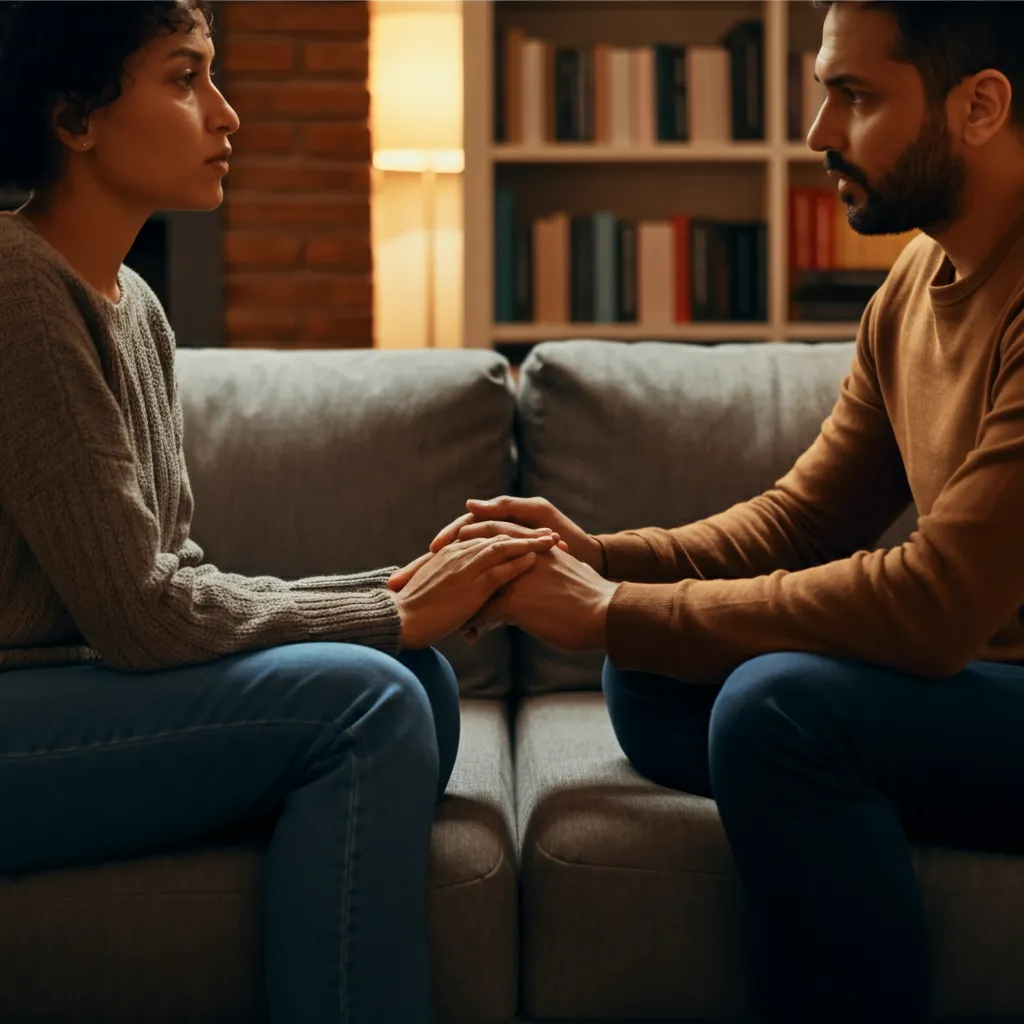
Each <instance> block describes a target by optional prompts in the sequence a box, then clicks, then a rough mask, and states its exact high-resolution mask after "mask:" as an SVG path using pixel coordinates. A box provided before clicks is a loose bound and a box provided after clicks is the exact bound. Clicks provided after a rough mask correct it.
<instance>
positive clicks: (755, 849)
mask: <svg viewBox="0 0 1024 1024" xmlns="http://www.w3.org/2000/svg"><path fill="white" fill-rule="evenodd" d="M604 692H605V697H606V700H607V704H608V710H609V713H610V715H611V721H612V725H613V726H614V729H615V734H616V736H617V737H618V740H619V743H620V744H621V746H622V749H623V752H624V753H625V754H626V756H627V757H628V758H629V759H630V761H631V762H632V764H633V765H634V766H635V767H636V769H637V770H638V771H639V772H640V773H641V774H643V775H645V776H647V777H648V778H650V779H652V780H653V781H654V782H657V783H660V784H661V785H664V786H670V787H672V788H674V789H680V790H685V791H687V792H691V793H697V794H700V795H704V796H712V795H713V796H714V798H715V800H716V801H717V803H718V809H719V813H720V814H721V818H722V823H723V825H724V827H725V832H726V836H727V837H728V840H729V844H730V847H731V848H732V851H733V854H734V856H735V859H736V863H737V866H738V869H739V872H740V876H741V878H742V880H743V884H744V887H745V889H746V892H747V895H748V902H749V907H750V911H751V914H750V917H751V925H752V939H753V945H752V949H751V954H752V955H751V982H752V996H753V1001H754V1005H755V1006H756V1007H757V1009H758V1012H759V1014H760V1019H762V1020H763V1021H766V1022H771V1024H782V1022H785V1024H805V1022H806V1024H810V1022H812V1021H813V1022H816V1024H817V1022H822V1021H828V1022H829V1024H854V1022H856V1024H868V1022H870V1024H886V1022H892V1024H897V1022H898V1024H920V1022H923V1021H925V1020H927V1019H928V1015H929V1005H928V993H929V977H928V957H927V940H926V934H925V927H924V919H923V914H922V905H921V897H920V893H919V890H918V886H917V883H916V879H915V876H914V873H913V870H912V868H911V861H910V855H909V846H908V840H916V841H922V842H928V843H933V844H937V845H945V846H952V847H962V848H976V849H999V850H1004V851H1006V852H1020V851H1021V850H1024V667H1021V666H1018V665H1003V664H996V663H993V662H982V661H975V662H972V663H971V664H970V665H969V666H968V667H967V668H966V669H965V670H964V671H963V672H961V673H960V674H959V675H957V676H955V677H953V678H950V679H943V680H932V679H923V678H920V677H917V676H912V675H907V674H904V673H901V672H894V671H889V670H887V669H884V668H879V667H877V666H873V665H868V664H864V663H860V662H853V661H845V660H841V659H838V658H828V657H822V656H818V655H812V654H800V653H777V654H768V655H764V656H762V657H758V658H754V659H752V660H750V661H748V662H746V663H745V664H743V665H741V666H739V667H738V668H737V669H736V670H735V671H734V672H733V673H732V674H731V675H730V676H729V678H728V679H727V680H726V682H725V684H724V685H723V686H721V687H704V686H694V685H687V684H685V683H680V682H678V681H676V680H672V679H667V678H663V677H660V676H652V675H646V674H644V673H637V672H622V671H619V670H617V669H616V668H615V667H614V666H613V665H612V664H611V663H610V662H607V661H606V662H605V668H604Z"/></svg>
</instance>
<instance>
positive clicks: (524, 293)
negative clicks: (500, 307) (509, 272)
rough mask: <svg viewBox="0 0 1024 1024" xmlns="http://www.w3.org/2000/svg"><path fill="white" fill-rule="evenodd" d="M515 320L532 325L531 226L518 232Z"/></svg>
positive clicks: (521, 228)
mask: <svg viewBox="0 0 1024 1024" xmlns="http://www.w3.org/2000/svg"><path fill="white" fill-rule="evenodd" d="M515 285H516V295H515V303H516V305H515V319H516V320H517V321H518V322H519V323H530V322H531V321H532V320H533V318H534V313H533V230H532V228H531V227H530V226H529V225H526V226H522V225H521V226H520V227H519V228H518V229H517V230H516V281H515Z"/></svg>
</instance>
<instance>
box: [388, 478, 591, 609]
mask: <svg viewBox="0 0 1024 1024" xmlns="http://www.w3.org/2000/svg"><path fill="white" fill-rule="evenodd" d="M466 508H467V509H468V510H469V511H468V512H466V513H465V515H461V516H459V517H458V519H455V520H453V521H452V522H450V523H449V524H448V525H447V526H446V527H445V528H444V529H443V530H442V531H441V532H440V533H439V534H438V535H437V536H436V537H435V538H434V539H433V540H432V541H431V543H430V553H436V552H438V551H441V550H442V549H443V548H445V547H447V546H448V545H449V544H451V543H452V542H453V541H455V540H471V539H473V538H476V537H495V536H497V535H498V534H504V535H505V536H508V537H527V536H539V535H542V534H544V533H545V532H550V533H553V534H555V535H556V536H557V538H558V542H559V543H558V546H559V547H560V548H561V549H562V550H563V551H567V552H568V553H569V554H570V555H572V556H573V558H576V559H579V561H581V562H585V563H586V564H587V565H589V566H590V567H591V568H593V569H594V570H596V571H597V572H602V571H603V570H604V551H603V549H602V548H601V545H600V543H599V542H598V541H597V540H595V539H594V538H593V537H591V536H590V534H589V533H587V532H586V531H585V530H583V529H581V528H580V527H579V526H577V525H576V524H575V523H574V522H573V521H572V520H571V519H570V518H569V517H568V516H564V515H562V513H561V512H559V511H558V509H557V508H555V507H554V505H552V504H551V502H550V501H548V500H547V499H546V498H515V497H510V496H509V495H503V496H502V497H500V498H491V499H489V500H487V501H479V500H477V499H476V498H470V499H469V501H467V502H466ZM422 557H423V558H424V559H426V558H427V557H428V555H424V556H422ZM417 564H418V563H417V562H413V563H411V564H410V565H407V566H406V567H405V568H404V569H399V570H398V572H396V573H395V574H394V575H393V576H392V577H391V580H390V581H389V583H388V585H389V586H390V587H391V588H392V589H393V590H400V589H401V587H402V586H403V585H404V581H406V580H408V578H409V576H410V575H411V572H410V570H411V571H412V572H415V569H414V568H413V567H414V566H416V565H417Z"/></svg>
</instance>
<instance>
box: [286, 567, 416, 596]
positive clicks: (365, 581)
mask: <svg viewBox="0 0 1024 1024" xmlns="http://www.w3.org/2000/svg"><path fill="white" fill-rule="evenodd" d="M399 568H400V566H397V565H392V566H389V567H387V568H384V569H369V570H368V571H367V572H353V573H347V574H346V575H344V576H305V577H303V578H302V579H300V580H293V581H291V582H290V583H289V584H288V589H289V590H329V591H334V592H338V591H346V590H381V589H384V588H386V587H387V585H388V579H389V578H390V576H391V574H392V573H394V572H397V571H398V569H399Z"/></svg>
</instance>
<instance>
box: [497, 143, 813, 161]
mask: <svg viewBox="0 0 1024 1024" xmlns="http://www.w3.org/2000/svg"><path fill="white" fill-rule="evenodd" d="M491 158H492V159H493V160H494V162H495V163H499V164H514V163H518V164H528V163H536V164H539V163H559V164H561V163H594V164H598V163H684V162H694V163H731V162H732V161H751V162H759V161H760V162H767V161H768V160H769V159H770V158H771V148H770V147H769V146H767V145H766V144H765V143H763V142H760V143H759V142H748V143H743V142H724V143H720V144H717V145H715V144H710V143H705V144H701V143H689V142H674V143H673V142H662V143H658V144H657V145H653V146H630V147H626V146H607V145H600V144H597V143H594V142H557V143H553V144H550V145H545V146H527V145H518V144H514V143H497V144H496V145H493V146H492V147H491ZM818 159H821V158H820V156H819V157H818Z"/></svg>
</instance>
